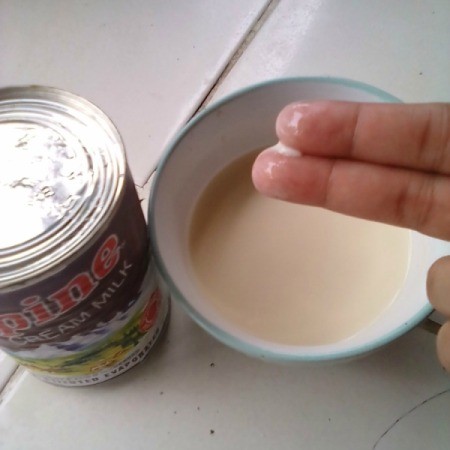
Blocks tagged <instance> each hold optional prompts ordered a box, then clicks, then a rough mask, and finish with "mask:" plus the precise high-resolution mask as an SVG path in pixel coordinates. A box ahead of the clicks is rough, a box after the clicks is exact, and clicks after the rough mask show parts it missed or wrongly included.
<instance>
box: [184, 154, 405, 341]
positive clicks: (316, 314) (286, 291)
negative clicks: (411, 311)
mask: <svg viewBox="0 0 450 450" xmlns="http://www.w3.org/2000/svg"><path fill="white" fill-rule="evenodd" d="M254 157H255V155H250V156H246V157H244V158H241V159H239V160H238V161H235V162H234V163H232V164H231V165H230V166H228V167H227V168H225V170H223V171H222V172H221V173H220V174H219V175H218V176H216V177H215V178H214V179H213V181H212V182H211V183H210V184H209V185H208V187H207V188H206V190H205V191H204V193H203V194H202V196H201V198H200V200H199V202H198V204H197V206H196V208H195V211H194V214H193V219H192V224H191V230H190V251H191V258H192V264H193V268H194V272H195V273H196V275H197V277H198V282H199V285H200V288H201V289H202V290H203V292H204V294H205V295H206V297H207V298H208V299H209V301H211V303H212V304H213V305H214V307H215V308H216V309H217V310H218V311H219V312H220V313H221V314H222V315H223V316H224V317H225V318H226V319H228V320H229V321H231V322H232V323H234V324H235V325H236V326H238V327H239V328H241V329H243V330H245V331H247V332H249V333H250V334H252V335H254V336H256V337H259V338H262V339H266V340H268V341H271V342H276V343H280V344H291V345H315V344H325V343H332V342H336V341H339V340H341V339H345V338H347V337H349V336H351V335H353V334H355V333H357V332H358V331H359V330H361V329H362V328H364V327H366V326H367V325H368V324H370V323H371V322H373V321H374V319H375V318H376V317H377V316H378V315H379V314H380V313H381V312H382V311H383V310H384V309H385V308H386V307H387V306H388V305H389V304H390V303H391V302H392V301H393V299H394V297H395V295H396V293H397V292H398V290H399V289H400V287H401V285H402V282H403V280H404V278H405V275H406V270H407V266H408V259H409V246H410V238H409V232H408V231H407V230H404V229H400V228H396V227H391V226H388V225H382V224H379V223H374V222H369V221H365V220H359V219H354V218H350V217H346V216H343V215H339V214H336V213H332V212H329V211H324V210H322V209H319V208H313V207H308V206H300V205H293V204H290V203H286V202H282V201H279V200H272V199H269V198H266V197H263V196H262V195H260V194H258V193H257V192H256V190H255V189H254V187H253V184H252V181H251V175H250V174H251V166H252V163H253V160H254Z"/></svg>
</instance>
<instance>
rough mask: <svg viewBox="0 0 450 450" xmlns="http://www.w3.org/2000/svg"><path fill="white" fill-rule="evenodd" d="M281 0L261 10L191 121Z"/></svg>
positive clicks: (274, 1)
mask: <svg viewBox="0 0 450 450" xmlns="http://www.w3.org/2000/svg"><path fill="white" fill-rule="evenodd" d="M280 1H281V0H270V1H269V3H268V4H267V6H266V7H265V8H264V9H263V11H262V12H261V14H260V15H259V17H258V18H257V19H256V20H255V23H254V25H253V26H252V27H251V28H250V30H249V32H248V33H247V36H246V37H245V38H244V39H243V41H242V43H241V45H239V47H238V48H237V50H236V51H235V52H234V54H233V55H232V56H231V58H230V60H229V61H228V63H227V64H226V66H225V67H224V69H223V70H222V72H221V73H220V75H219V76H218V77H217V80H216V82H215V83H213V85H212V86H211V89H210V90H209V91H208V93H207V94H206V95H205V97H204V99H203V101H202V102H201V103H200V105H199V106H198V108H197V109H196V110H195V111H194V113H193V114H192V115H191V117H190V118H189V120H190V119H192V118H193V117H194V116H195V115H196V114H198V113H199V112H200V111H201V110H203V109H204V108H205V107H206V106H207V105H208V103H209V102H210V101H211V99H212V97H213V96H214V94H215V93H216V92H217V90H218V89H219V87H220V86H221V84H222V83H223V81H224V80H225V78H226V77H227V76H228V75H229V73H230V72H231V71H232V70H233V67H234V66H235V65H236V63H237V62H238V61H239V59H240V58H241V56H242V55H243V54H244V51H245V50H246V49H247V48H248V47H249V46H250V44H251V43H252V41H253V39H255V37H256V35H257V33H258V31H259V30H260V29H261V28H262V26H263V25H264V24H265V23H266V21H267V19H268V18H269V17H270V16H271V15H272V12H273V11H274V10H275V8H276V7H277V6H278V4H279V3H280Z"/></svg>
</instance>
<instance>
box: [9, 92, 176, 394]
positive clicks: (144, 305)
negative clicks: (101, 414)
mask: <svg viewBox="0 0 450 450" xmlns="http://www.w3.org/2000/svg"><path fill="white" fill-rule="evenodd" d="M0 142H1V143H2V150H1V152H0V208H1V211H2V218H1V220H0V347H1V348H2V349H3V350H5V351H6V352H7V353H9V354H10V355H11V356H13V357H14V358H15V359H16V360H17V361H18V362H19V363H20V364H22V365H23V366H25V367H26V368H28V369H29V370H30V371H31V372H32V373H33V374H34V375H36V376H37V377H38V378H41V379H42V380H44V381H47V382H50V383H53V384H59V385H69V386H76V385H89V384H95V383H99V382H102V381H105V380H108V379H110V378H113V377H115V376H117V375H119V374H120V373H122V372H124V371H125V370H127V369H129V368H131V367H133V366H134V365H136V364H137V363H138V362H140V361H141V360H142V359H143V358H144V357H145V356H146V355H147V353H148V352H149V350H150V348H151V347H152V346H153V344H154V343H155V342H156V340H157V338H158V337H159V335H160V334H161V331H162V330H163V328H164V325H165V324H166V322H167V317H168V310H169V298H168V293H167V292H166V289H165V288H164V286H163V285H162V284H161V283H160V282H159V281H158V280H157V275H156V271H155V269H154V266H153V262H152V259H151V254H150V249H149V242H148V237H147V227H146V223H145V219H144V216H143V213H142V210H141V206H140V201H139V199H138V196H137V193H136V188H135V186H134V183H133V180H132V177H131V174H130V171H129V169H128V167H127V162H126V157H125V151H124V146H123V143H122V140H121V138H120V135H119V133H118V131H117V130H116V128H115V126H114V125H113V123H112V122H111V121H110V120H109V118H108V117H107V116H106V115H105V114H104V113H103V112H102V111H101V110H100V109H98V108H97V107H96V106H94V105H93V104H91V103H90V102H88V101H87V100H85V99H83V98H81V97H78V96H76V95H74V94H70V93H68V92H65V91H61V90H58V89H53V88H45V87H37V86H29V87H17V88H6V89H0Z"/></svg>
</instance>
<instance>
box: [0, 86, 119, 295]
mask: <svg viewBox="0 0 450 450" xmlns="http://www.w3.org/2000/svg"><path fill="white" fill-rule="evenodd" d="M125 173H126V160H125V152H124V148H123V144H122V141H121V139H120V136H119V134H118V132H117V130H116V128H115V127H114V125H113V124H112V122H111V121H110V120H109V119H108V117H107V116H106V115H105V114H104V113H103V112H102V111H101V110H99V109H98V108H97V107H95V106H94V105H92V104H91V103H90V102H88V101H87V100H84V99H82V98H81V97H78V96H76V95H73V94H70V93H68V92H65V91H60V90H58V89H52V88H45V87H37V86H28V87H17V88H7V89H0V208H1V211H2V220H1V221H0V289H3V288H6V287H7V286H9V285H11V284H12V283H13V284H14V283H20V282H22V281H25V280H27V279H29V278H30V277H34V276H37V275H39V274H42V273H44V272H45V271H47V270H49V269H50V268H52V267H54V266H57V265H58V264H60V263H61V262H63V261H64V260H65V259H66V258H67V257H69V256H70V255H71V254H73V253H74V252H75V251H76V250H77V249H79V248H80V247H81V246H83V245H84V244H85V243H86V242H88V241H89V237H90V236H91V235H92V234H93V233H95V232H96V231H97V230H99V229H100V228H101V227H102V226H103V224H104V223H105V222H106V220H107V219H108V217H109V215H110V213H111V209H112V208H113V207H114V205H115V204H116V203H117V200H118V198H119V197H120V196H121V193H122V186H123V182H124V181H123V179H124V176H125Z"/></svg>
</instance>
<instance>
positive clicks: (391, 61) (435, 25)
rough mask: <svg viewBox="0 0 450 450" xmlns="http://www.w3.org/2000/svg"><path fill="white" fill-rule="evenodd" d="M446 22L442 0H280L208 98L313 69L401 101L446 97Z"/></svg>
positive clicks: (449, 31)
mask: <svg viewBox="0 0 450 450" xmlns="http://www.w3.org/2000/svg"><path fill="white" fill-rule="evenodd" d="M449 24H450V7H449V3H448V1H447V0H429V1H426V2H413V3H411V2H409V1H394V2H393V1H390V0H379V1H376V2H370V1H360V2H358V1H342V2H336V1H335V0H303V1H297V0H281V1H280V3H279V5H278V6H277V8H275V10H274V11H273V14H271V15H270V17H269V18H268V20H267V22H266V23H265V25H264V26H263V27H262V28H261V30H260V31H259V32H258V33H257V35H256V37H255V38H254V40H253V41H252V42H251V43H250V45H249V46H248V48H247V49H246V51H245V57H244V58H241V59H240V60H239V61H238V62H237V63H236V65H235V66H234V68H233V70H232V71H231V72H230V74H229V75H228V76H227V78H226V79H225V80H224V82H223V83H222V84H221V87H220V89H219V90H218V92H217V95H216V98H217V97H220V96H222V95H224V94H225V93H227V92H230V91H232V90H235V89H237V88H240V87H242V86H245V85H248V84H252V83H255V82H259V81H263V80H267V79H270V78H276V77H284V76H319V75H321V76H337V77H346V78H350V79H355V80H359V81H363V82H366V83H369V84H373V85H374V86H377V87H379V88H381V89H384V90H386V91H387V92H390V93H391V94H393V95H395V96H397V97H399V98H400V99H402V100H403V101H408V102H423V101H450V83H449V74H450V58H449V54H450V27H449Z"/></svg>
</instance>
